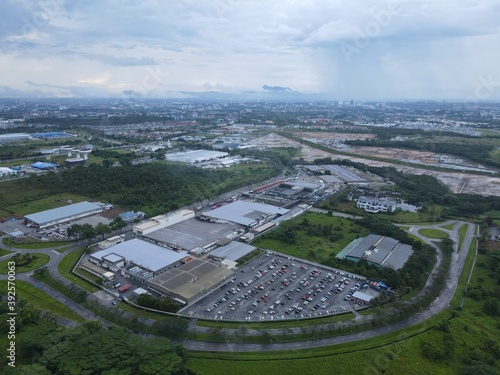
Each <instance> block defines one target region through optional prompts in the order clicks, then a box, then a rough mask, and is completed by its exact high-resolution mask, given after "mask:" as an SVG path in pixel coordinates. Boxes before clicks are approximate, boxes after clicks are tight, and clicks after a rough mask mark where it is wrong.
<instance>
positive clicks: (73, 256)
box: [57, 247, 99, 293]
mask: <svg viewBox="0 0 500 375" xmlns="http://www.w3.org/2000/svg"><path fill="white" fill-rule="evenodd" d="M84 251H85V247H82V248H81V249H79V250H75V251H72V252H71V253H69V254H67V255H65V256H64V258H62V259H61V261H60V262H59V264H58V265H57V269H58V270H59V273H60V274H61V276H62V277H64V278H66V279H68V280H69V281H71V282H72V283H75V284H76V285H78V286H81V287H82V288H84V289H85V290H87V291H89V292H91V293H94V292H97V291H98V290H99V289H98V288H97V287H95V286H93V285H91V284H89V283H88V282H86V281H85V280H82V279H81V278H79V277H78V276H75V275H73V274H72V273H71V270H72V268H73V266H74V265H75V263H76V262H77V260H78V259H79V258H80V256H81V255H82V254H83V252H84ZM79 271H82V272H84V271H83V270H79ZM87 273H88V272H87ZM90 275H91V276H92V278H91V280H94V279H95V278H96V276H95V275H92V274H90Z"/></svg>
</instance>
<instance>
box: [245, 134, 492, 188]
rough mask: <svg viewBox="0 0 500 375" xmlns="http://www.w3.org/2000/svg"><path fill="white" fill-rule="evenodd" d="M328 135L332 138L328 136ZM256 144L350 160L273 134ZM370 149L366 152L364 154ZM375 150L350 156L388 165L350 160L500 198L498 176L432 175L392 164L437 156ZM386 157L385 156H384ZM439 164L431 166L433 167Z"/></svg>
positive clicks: (308, 157)
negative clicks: (357, 155)
mask: <svg viewBox="0 0 500 375" xmlns="http://www.w3.org/2000/svg"><path fill="white" fill-rule="evenodd" d="M296 134H297V135H299V134H302V135H304V134H314V135H317V134H323V133H296ZM324 134H325V135H332V134H328V133H324ZM252 144H256V145H258V146H259V147H264V148H267V147H297V148H300V151H301V156H302V157H303V158H304V160H305V161H309V162H311V161H313V160H314V159H321V158H326V157H331V158H332V159H333V160H335V159H337V160H339V159H340V160H341V159H346V158H347V157H346V156H344V155H337V154H333V153H329V152H326V151H322V150H318V149H316V148H314V147H310V146H307V145H303V144H300V143H299V142H296V141H294V140H291V139H288V138H285V137H282V136H280V135H278V134H269V135H266V136H264V137H260V138H256V139H254V140H253V141H252ZM363 149H366V150H363ZM373 150H374V148H372V147H356V148H353V149H352V150H350V152H356V153H362V152H365V155H367V156H378V157H385V158H387V162H383V161H376V160H369V159H364V158H363V156H362V155H360V156H359V157H348V158H349V160H352V161H354V162H358V163H363V164H366V165H370V166H373V167H390V166H392V167H395V168H396V169H398V170H400V171H403V172H405V173H410V174H427V175H431V176H434V177H436V178H437V179H438V180H439V181H441V183H443V185H445V186H447V187H448V188H449V189H450V191H451V192H452V193H464V194H480V195H500V178H499V177H494V176H486V175H476V174H470V173H467V172H444V171H431V170H428V169H423V168H418V167H410V166H405V165H398V164H392V163H391V162H390V160H391V159H392V160H401V159H405V158H403V157H402V156H407V157H406V158H407V159H412V158H414V159H420V158H423V159H428V160H435V156H432V153H429V152H421V151H412V150H401V149H376V148H375V150H378V151H377V153H375V154H374V153H373ZM382 155H385V156H382ZM434 163H435V162H433V163H431V162H429V165H432V164H434Z"/></svg>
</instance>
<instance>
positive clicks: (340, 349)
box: [190, 310, 451, 360]
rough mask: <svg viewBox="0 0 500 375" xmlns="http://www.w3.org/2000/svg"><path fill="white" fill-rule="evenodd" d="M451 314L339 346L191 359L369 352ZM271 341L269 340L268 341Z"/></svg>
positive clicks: (201, 354)
mask: <svg viewBox="0 0 500 375" xmlns="http://www.w3.org/2000/svg"><path fill="white" fill-rule="evenodd" d="M450 317H451V312H450V311H448V310H446V311H443V312H441V313H439V314H436V315H435V316H433V317H432V318H430V319H428V320H426V321H424V322H422V323H419V324H416V325H414V326H411V327H408V328H405V329H403V330H398V331H394V332H390V333H388V334H385V335H380V336H376V337H373V338H368V339H364V340H358V341H353V342H347V343H343V344H339V345H331V346H323V347H318V348H314V349H294V350H276V351H265V352H233V353H231V352H198V351H196V352H195V351H192V352H190V357H191V358H212V359H229V360H270V359H287V358H288V359H292V358H315V357H322V356H330V355H338V354H345V353H349V352H353V351H359V350H367V349H371V348H375V347H378V346H383V345H388V344H392V343H394V342H397V341H401V340H405V339H407V338H409V337H412V336H415V335H418V334H420V333H422V332H425V331H427V330H429V329H432V328H433V327H434V326H435V325H437V324H439V323H441V322H443V321H445V320H447V319H449V318H450ZM268 341H269V340H268Z"/></svg>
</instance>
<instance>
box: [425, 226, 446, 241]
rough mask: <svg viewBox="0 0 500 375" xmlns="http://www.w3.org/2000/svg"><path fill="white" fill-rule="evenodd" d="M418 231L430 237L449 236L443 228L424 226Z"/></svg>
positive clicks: (440, 237)
mask: <svg viewBox="0 0 500 375" xmlns="http://www.w3.org/2000/svg"><path fill="white" fill-rule="evenodd" d="M418 233H420V234H421V235H422V236H425V237H429V238H436V239H442V238H448V234H447V233H446V232H443V231H442V230H439V229H435V228H422V229H420V230H419V231H418Z"/></svg>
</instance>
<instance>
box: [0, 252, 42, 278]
mask: <svg viewBox="0 0 500 375" xmlns="http://www.w3.org/2000/svg"><path fill="white" fill-rule="evenodd" d="M30 255H31V256H32V259H33V260H32V261H31V263H28V264H26V265H24V266H19V267H18V266H17V265H16V272H17V273H21V272H29V271H33V270H35V269H37V268H40V267H42V266H43V265H44V264H47V263H48V261H49V260H50V257H49V256H48V255H46V254H40V253H32V254H30ZM12 261H13V260H12V258H9V259H6V260H4V261H2V262H0V273H2V274H6V273H7V272H8V271H9V269H8V267H7V264H8V263H9V262H12Z"/></svg>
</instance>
